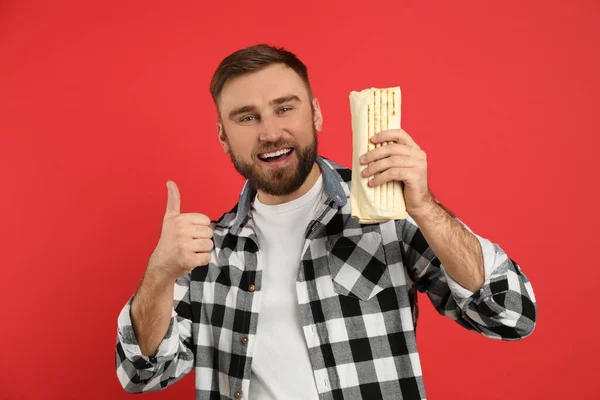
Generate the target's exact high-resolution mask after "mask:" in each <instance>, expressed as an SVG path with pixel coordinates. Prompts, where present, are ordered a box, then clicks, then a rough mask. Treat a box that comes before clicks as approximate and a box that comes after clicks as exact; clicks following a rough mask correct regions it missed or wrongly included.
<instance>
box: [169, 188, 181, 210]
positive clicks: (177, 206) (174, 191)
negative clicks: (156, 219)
mask: <svg viewBox="0 0 600 400" xmlns="http://www.w3.org/2000/svg"><path fill="white" fill-rule="evenodd" d="M167 194H168V197H167V211H166V214H167V215H177V214H179V213H180V212H181V196H180V194H179V188H178V187H177V184H176V183H175V182H173V181H167Z"/></svg>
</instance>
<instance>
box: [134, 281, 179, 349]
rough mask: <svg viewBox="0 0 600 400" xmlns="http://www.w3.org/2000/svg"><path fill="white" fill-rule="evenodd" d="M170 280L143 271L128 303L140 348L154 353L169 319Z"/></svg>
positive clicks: (172, 284) (163, 335)
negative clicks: (129, 303) (136, 288)
mask: <svg viewBox="0 0 600 400" xmlns="http://www.w3.org/2000/svg"><path fill="white" fill-rule="evenodd" d="M174 283H175V282H172V281H171V280H170V279H167V278H165V277H162V276H161V275H159V274H156V273H153V272H152V271H151V270H147V271H146V273H145V275H144V278H143V279H142V283H141V284H140V287H139V288H138V291H137V292H136V294H135V296H134V298H133V301H132V303H131V321H132V325H133V329H134V331H135V335H136V338H137V341H138V343H139V346H140V350H141V352H142V354H143V355H145V356H154V355H155V354H156V352H157V351H158V346H159V345H160V343H161V342H162V340H163V338H164V337H165V334H166V333H167V330H168V329H169V325H170V322H171V312H172V310H173V292H174Z"/></svg>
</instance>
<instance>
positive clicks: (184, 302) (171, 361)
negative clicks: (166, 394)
mask: <svg viewBox="0 0 600 400" xmlns="http://www.w3.org/2000/svg"><path fill="white" fill-rule="evenodd" d="M189 283H190V275H189V274H188V275H187V276H184V277H181V278H179V279H178V280H177V282H176V283H175V290H174V299H173V309H172V313H171V322H170V324H169V328H168V329H167V333H166V334H165V336H164V338H163V340H162V342H161V343H160V345H159V346H158V351H157V353H156V355H155V356H153V357H148V356H145V355H143V354H142V352H141V349H140V346H139V344H138V341H137V338H136V335H135V331H134V329H133V325H132V322H131V302H132V300H133V297H132V298H131V299H129V301H128V302H127V304H125V306H124V307H123V309H122V310H121V312H120V314H119V318H118V328H117V345H116V368H117V377H118V379H119V382H120V383H121V386H123V389H125V390H126V391H127V392H130V393H140V392H150V391H157V390H162V389H164V388H165V387H167V386H169V385H171V384H173V383H175V382H176V381H178V380H179V379H181V378H183V377H184V376H185V375H186V374H187V373H188V372H190V371H191V370H192V368H193V365H194V354H193V352H192V350H191V348H192V333H191V327H192V322H191V307H190V301H189V287H190V285H189Z"/></svg>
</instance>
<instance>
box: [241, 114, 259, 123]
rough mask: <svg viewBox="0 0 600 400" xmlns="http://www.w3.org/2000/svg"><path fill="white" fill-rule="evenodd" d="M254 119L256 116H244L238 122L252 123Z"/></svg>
mask: <svg viewBox="0 0 600 400" xmlns="http://www.w3.org/2000/svg"><path fill="white" fill-rule="evenodd" d="M255 119H256V115H246V116H245V117H243V118H242V119H240V122H250V121H254V120H255Z"/></svg>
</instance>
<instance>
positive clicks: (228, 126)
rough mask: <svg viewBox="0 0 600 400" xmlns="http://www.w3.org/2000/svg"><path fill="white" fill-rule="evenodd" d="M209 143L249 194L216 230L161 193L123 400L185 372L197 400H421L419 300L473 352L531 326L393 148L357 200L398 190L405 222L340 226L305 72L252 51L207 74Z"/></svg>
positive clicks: (516, 282) (491, 252)
mask: <svg viewBox="0 0 600 400" xmlns="http://www.w3.org/2000/svg"><path fill="white" fill-rule="evenodd" d="M210 89H211V93H212V96H213V99H214V101H215V105H216V107H217V111H218V115H219V121H218V122H217V128H218V137H219V141H220V142H221V144H222V146H223V149H224V150H225V153H227V154H229V155H230V157H231V160H232V161H233V164H234V166H235V168H236V169H237V171H238V172H239V173H240V174H242V175H243V176H244V177H245V178H247V183H246V185H245V186H244V188H243V190H242V193H241V196H240V199H239V202H238V203H237V205H236V206H235V208H234V209H233V210H231V211H230V212H228V213H225V214H224V215H223V216H222V217H221V218H220V219H219V221H216V222H211V221H210V220H209V218H208V217H207V216H205V215H203V214H197V213H189V214H181V213H180V207H179V205H180V194H179V190H178V189H177V186H176V185H175V183H174V182H171V181H169V182H168V183H167V187H168V201H167V210H166V213H165V217H164V221H163V228H162V233H161V236H160V240H159V242H158V245H157V247H156V249H155V251H154V253H153V254H152V256H151V258H150V260H149V262H148V266H147V268H146V272H145V274H144V277H143V279H142V282H141V284H140V286H139V288H138V290H137V293H136V294H135V296H133V298H132V300H130V301H129V302H128V303H127V304H126V305H125V307H124V308H123V310H122V311H121V314H120V315H119V320H118V342H117V349H116V358H117V375H118V377H119V380H120V382H121V384H122V385H123V387H124V388H125V390H127V391H129V392H143V391H152V390H160V389H162V388H165V387H166V386H168V385H170V384H172V383H174V382H176V381H177V380H178V379H180V378H182V377H183V376H184V375H185V374H187V373H188V372H190V371H191V370H192V369H193V370H194V372H195V382H196V398H197V399H242V398H243V399H252V400H255V399H260V400H262V399H303V400H304V399H322V400H325V399H359V398H364V399H424V398H425V391H424V387H423V380H422V376H421V367H420V362H419V354H418V350H417V347H416V340H415V327H416V323H417V311H418V310H417V290H419V291H421V292H425V293H427V294H428V296H429V298H430V299H431V301H432V303H433V305H434V306H435V307H436V309H437V310H438V311H439V312H440V313H441V314H443V315H446V316H448V317H450V318H452V319H454V320H456V321H457V322H458V323H459V324H461V325H462V326H464V327H466V328H468V329H473V330H475V331H478V332H480V333H482V334H484V335H486V336H488V337H492V338H498V339H506V340H516V339H520V338H523V337H525V336H527V335H529V334H530V333H531V332H532V331H533V329H534V325H535V318H536V305H535V299H534V295H533V291H532V288H531V285H530V283H529V282H528V280H527V278H526V277H525V275H524V274H523V272H522V271H521V269H520V268H519V266H518V265H517V264H516V263H515V262H513V261H512V260H510V259H509V258H508V257H507V255H506V254H505V253H504V251H502V249H501V248H500V247H498V246H497V245H495V244H493V243H491V242H490V241H489V240H487V239H484V238H482V237H480V236H477V235H475V234H474V233H472V232H471V231H470V230H469V229H468V228H467V227H466V226H464V225H463V224H462V223H461V222H460V221H458V220H457V219H456V218H454V217H453V216H452V215H451V214H450V213H449V212H448V211H446V210H445V208H444V207H443V206H442V205H441V204H439V203H438V202H437V201H436V200H435V199H434V198H433V196H432V195H431V193H430V191H429V189H428V185H427V161H426V154H425V152H424V151H423V150H422V149H420V148H419V146H418V145H417V144H416V143H415V142H414V141H413V140H412V139H411V137H410V136H409V135H408V134H407V133H406V132H405V131H402V130H388V131H384V132H381V133H380V134H379V135H377V137H376V138H375V139H374V140H375V141H376V142H393V143H392V144H389V145H387V146H384V147H380V148H377V149H375V150H373V151H371V152H369V153H368V154H365V155H364V157H363V159H362V160H361V162H362V163H363V164H364V165H365V169H364V172H363V176H365V177H369V178H370V179H372V182H371V184H372V185H380V184H382V183H384V182H387V181H390V180H399V181H403V182H404V196H405V201H406V207H407V211H408V214H409V216H408V217H407V218H406V219H404V220H397V221H388V222H384V223H379V224H369V225H361V224H359V223H358V221H357V220H356V219H353V218H351V217H350V204H349V189H350V178H351V173H350V170H348V169H346V168H344V167H342V166H339V165H337V164H335V163H334V162H333V161H330V160H327V159H325V158H322V157H319V156H318V155H317V132H319V131H320V130H321V127H322V123H323V116H322V113H321V109H320V107H319V102H318V100H317V99H316V98H313V96H312V92H311V89H310V84H309V80H308V75H307V71H306V67H305V66H304V64H303V63H302V62H301V61H300V60H298V59H297V58H296V57H295V56H294V55H293V54H292V53H290V52H288V51H285V50H283V49H278V48H273V47H269V46H264V45H259V46H253V47H250V48H246V49H243V50H240V51H238V52H236V53H234V54H232V55H230V56H229V57H227V58H226V59H225V60H223V62H222V63H221V64H220V66H219V67H218V69H217V71H216V73H215V75H214V77H213V79H212V82H211V87H210Z"/></svg>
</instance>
